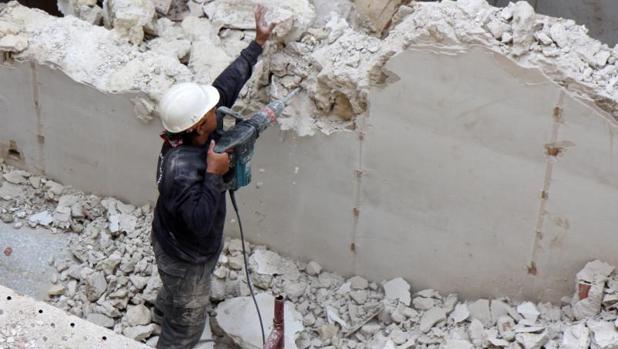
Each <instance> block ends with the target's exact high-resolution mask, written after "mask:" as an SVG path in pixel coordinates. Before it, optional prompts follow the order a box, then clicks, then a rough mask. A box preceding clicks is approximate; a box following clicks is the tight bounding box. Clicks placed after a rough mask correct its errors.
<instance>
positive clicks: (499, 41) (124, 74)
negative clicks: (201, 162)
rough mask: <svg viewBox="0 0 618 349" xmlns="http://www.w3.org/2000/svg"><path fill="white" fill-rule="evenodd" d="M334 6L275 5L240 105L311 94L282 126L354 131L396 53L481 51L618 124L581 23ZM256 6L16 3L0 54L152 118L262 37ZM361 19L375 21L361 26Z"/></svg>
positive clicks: (114, 0)
mask: <svg viewBox="0 0 618 349" xmlns="http://www.w3.org/2000/svg"><path fill="white" fill-rule="evenodd" d="M336 3H337V4H328V6H326V5H324V4H322V2H320V1H318V0H314V1H308V0H294V1H286V2H280V1H266V4H267V5H269V6H270V7H271V9H272V12H271V15H270V18H269V19H270V20H274V21H277V22H279V23H280V24H279V27H278V28H277V30H276V32H275V35H274V40H273V42H272V43H271V44H270V45H269V47H268V48H267V50H266V52H265V53H264V56H263V60H262V61H261V63H260V64H259V65H258V66H257V67H256V69H255V74H254V77H253V78H252V80H251V81H250V82H249V84H248V85H247V87H246V88H245V89H244V90H243V92H242V93H241V99H242V101H241V102H240V103H239V105H238V107H239V108H240V109H253V108H255V107H256V106H257V105H258V104H260V103H263V102H264V101H266V100H268V99H270V98H271V96H274V97H279V96H283V95H285V94H286V93H287V92H289V91H291V90H293V89H295V88H296V87H299V86H301V87H303V89H304V93H303V95H302V96H301V98H299V99H298V100H297V101H295V102H294V103H293V105H292V106H291V108H289V109H288V111H287V116H288V118H286V119H283V120H281V121H280V123H281V127H282V128H283V129H293V130H295V131H296V132H297V133H298V134H299V135H303V136H304V135H312V134H314V133H315V132H316V130H319V131H321V132H324V133H327V134H329V133H332V132H336V131H341V130H347V129H352V128H354V127H355V124H354V120H355V118H356V116H358V115H361V114H363V113H365V112H366V110H367V107H368V94H369V90H370V88H371V87H372V86H376V85H380V84H383V83H385V82H386V81H387V77H388V72H386V71H384V69H383V67H384V65H385V64H386V63H387V62H388V60H389V59H390V58H391V57H392V56H394V55H396V54H397V53H399V52H401V51H403V50H405V49H406V48H408V47H410V46H419V47H428V46H430V47H431V48H433V49H435V48H448V49H451V50H452V49H455V50H460V51H464V50H465V49H466V48H468V47H470V46H471V45H483V46H485V47H488V48H490V49H492V50H494V51H496V52H498V53H501V54H503V55H505V56H508V57H510V58H511V59H513V60H515V61H517V62H518V63H519V64H521V65H523V66H527V67H532V68H538V69H541V70H542V71H543V72H545V73H546V74H547V75H548V76H549V77H551V78H552V79H553V80H555V81H556V82H557V83H559V84H561V85H562V86H564V87H565V88H567V89H569V90H570V91H572V92H574V93H575V94H577V95H578V96H580V97H582V98H583V99H585V100H588V101H591V103H595V104H596V105H597V106H598V107H599V108H600V109H601V110H605V111H606V112H608V113H610V114H612V115H614V116H615V117H618V107H617V106H616V101H617V100H618V88H617V86H616V82H618V71H617V68H616V60H617V59H618V48H613V49H612V48H609V47H608V46H607V45H605V44H602V43H601V42H599V41H596V40H594V39H591V38H590V37H588V35H587V29H586V28H585V27H583V26H579V25H577V24H576V23H575V22H574V21H572V20H566V19H558V18H553V17H548V16H543V15H537V14H535V12H534V10H533V8H532V7H531V6H530V5H529V4H528V3H527V2H525V1H520V2H517V3H511V4H509V6H507V7H506V8H496V7H493V6H490V5H488V3H487V2H486V1H485V0H459V1H442V2H439V3H416V2H411V3H409V4H407V5H400V3H401V2H400V1H394V2H393V1H387V2H384V1H375V2H374V1H369V2H368V1H360V0H359V1H357V2H356V6H360V7H359V11H358V12H356V11H351V10H350V9H354V8H355V7H354V5H353V3H352V2H351V1H350V0H338V1H336ZM339 3H341V4H339ZM314 4H316V5H315V6H314ZM317 4H321V5H320V7H323V8H329V9H333V10H334V11H332V12H330V13H324V9H322V8H318V6H317ZM254 5H255V1H253V0H241V1H220V0H217V1H206V0H204V1H198V0H193V1H189V2H186V1H179V0H174V1H172V0H167V1H165V0H159V1H155V2H151V1H142V0H108V1H106V2H104V6H103V8H99V7H98V6H97V5H96V2H94V1H90V0H60V1H59V6H60V8H61V9H62V11H63V12H64V13H65V14H66V15H67V17H64V18H55V17H51V16H49V15H47V14H45V13H43V12H41V11H37V10H32V9H28V8H25V7H23V6H20V5H18V4H17V3H16V2H11V3H9V4H8V5H7V6H6V8H5V9H3V10H2V12H1V13H0V50H1V51H5V52H9V53H10V54H11V56H12V57H13V59H16V60H24V61H35V62H38V63H41V64H48V65H51V66H54V67H58V68H60V69H61V70H63V71H64V72H65V73H66V74H67V75H69V76H70V77H71V78H73V79H74V80H76V81H78V82H82V83H86V84H88V85H91V86H94V87H95V88H97V89H99V90H101V91H104V92H110V93H122V92H136V91H137V92H143V93H145V95H146V96H147V97H143V98H142V97H139V98H135V100H134V102H135V111H136V114H137V116H138V117H140V118H141V119H144V120H149V119H150V118H151V117H152V116H156V107H155V106H156V101H157V100H158V99H159V98H160V97H161V95H162V93H163V92H164V91H165V90H167V89H168V88H169V87H170V86H171V85H172V84H173V83H175V82H180V81H189V80H193V81H198V82H202V83H209V82H212V80H213V79H214V77H216V76H217V75H218V74H219V73H220V72H221V71H222V69H224V68H225V66H227V64H228V63H230V62H231V60H232V59H234V58H235V57H236V56H237V55H238V52H239V51H240V49H242V48H243V47H244V46H245V45H246V44H247V43H248V42H249V41H250V40H252V39H253V37H254V33H253V31H252V30H253V14H252V11H253V7H254ZM338 5H341V6H338ZM359 17H360V18H361V19H364V20H365V21H364V23H367V25H358V24H357V22H360V23H363V21H362V20H358V18H359ZM101 18H102V20H101ZM391 19H392V20H391ZM97 24H101V25H103V26H97ZM381 33H384V34H383V36H380V34H381Z"/></svg>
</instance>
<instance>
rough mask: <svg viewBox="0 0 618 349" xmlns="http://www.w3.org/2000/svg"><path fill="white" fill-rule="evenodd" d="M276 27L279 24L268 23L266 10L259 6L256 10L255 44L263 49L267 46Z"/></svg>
mask: <svg viewBox="0 0 618 349" xmlns="http://www.w3.org/2000/svg"><path fill="white" fill-rule="evenodd" d="M276 25H277V23H270V24H268V23H266V8H265V7H264V5H262V4H258V5H257V7H256V8H255V42H257V43H258V44H259V45H260V46H262V47H263V46H264V45H266V41H268V38H270V34H271V33H272V32H273V29H275V26H276Z"/></svg>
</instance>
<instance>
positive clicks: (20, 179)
mask: <svg viewBox="0 0 618 349" xmlns="http://www.w3.org/2000/svg"><path fill="white" fill-rule="evenodd" d="M2 177H3V178H4V179H5V180H6V181H7V182H9V183H12V184H24V183H26V182H27V181H28V177H30V174H29V173H28V172H25V171H20V170H13V171H11V172H9V173H6V174H4V175H3V176H2Z"/></svg>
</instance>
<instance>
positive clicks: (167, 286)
mask: <svg viewBox="0 0 618 349" xmlns="http://www.w3.org/2000/svg"><path fill="white" fill-rule="evenodd" d="M152 244H153V249H154V253H155V259H156V261H157V268H158V269H159V276H160V277H161V282H162V284H163V285H162V287H161V289H160V290H159V294H158V295H157V299H156V301H155V315H157V313H159V314H158V315H159V316H161V317H162V319H160V321H161V335H160V336H159V342H158V343H157V348H160V349H168V348H173V349H185V348H186V349H189V348H193V347H194V346H195V345H196V344H197V343H198V342H199V340H200V337H201V336H202V332H203V331H204V328H205V325H206V320H207V314H206V306H207V305H208V304H209V301H210V299H209V298H210V278H211V275H212V272H213V270H214V268H215V266H216V264H217V260H218V257H219V253H220V252H219V253H217V254H216V255H215V256H213V257H212V258H211V259H209V260H208V261H207V262H206V263H200V264H192V263H187V262H184V261H182V260H179V259H177V258H175V257H172V256H170V255H168V254H166V253H165V251H163V249H162V248H161V246H159V243H158V242H157V241H156V240H155V239H153V242H152ZM220 250H221V249H219V251H220ZM161 313H162V314H161Z"/></svg>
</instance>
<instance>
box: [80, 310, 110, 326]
mask: <svg viewBox="0 0 618 349" xmlns="http://www.w3.org/2000/svg"><path fill="white" fill-rule="evenodd" d="M86 320H88V321H90V322H92V323H94V324H97V325H99V326H101V327H106V328H113V327H114V319H112V318H110V317H107V316H105V315H103V314H96V313H92V314H88V316H87V317H86Z"/></svg>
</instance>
